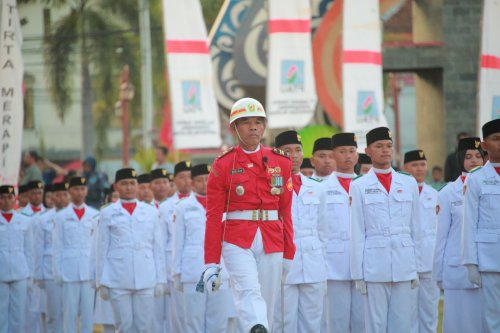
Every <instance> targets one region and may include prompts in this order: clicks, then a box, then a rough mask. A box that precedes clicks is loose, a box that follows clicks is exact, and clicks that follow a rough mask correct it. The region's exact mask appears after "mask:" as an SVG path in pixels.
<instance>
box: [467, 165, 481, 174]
mask: <svg viewBox="0 0 500 333" xmlns="http://www.w3.org/2000/svg"><path fill="white" fill-rule="evenodd" d="M481 168H482V166H477V167H475V168H474V169H472V170H471V171H469V173H474V172H476V171H477V170H479V169H481Z"/></svg>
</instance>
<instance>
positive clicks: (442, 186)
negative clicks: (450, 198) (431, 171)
mask: <svg viewBox="0 0 500 333" xmlns="http://www.w3.org/2000/svg"><path fill="white" fill-rule="evenodd" d="M448 184H449V183H444V184H443V185H441V187H440V188H437V189H436V190H438V191H441V190H442V189H443V188H445V187H446V185H448Z"/></svg>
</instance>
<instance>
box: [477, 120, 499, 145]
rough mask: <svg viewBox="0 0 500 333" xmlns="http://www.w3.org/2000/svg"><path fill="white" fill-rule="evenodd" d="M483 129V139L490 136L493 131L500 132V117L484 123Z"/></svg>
mask: <svg viewBox="0 0 500 333" xmlns="http://www.w3.org/2000/svg"><path fill="white" fill-rule="evenodd" d="M481 129H482V131H483V140H484V139H485V138H486V137H487V136H488V135H491V134H493V133H500V119H494V120H491V121H488V122H487V123H485V124H484V125H483V127H482V128H481Z"/></svg>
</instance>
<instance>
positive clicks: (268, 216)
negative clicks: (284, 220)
mask: <svg viewBox="0 0 500 333" xmlns="http://www.w3.org/2000/svg"><path fill="white" fill-rule="evenodd" d="M222 220H223V221H227V220H246V221H276V220H278V211H277V210H263V209H255V210H235V211H233V212H226V213H224V214H222Z"/></svg>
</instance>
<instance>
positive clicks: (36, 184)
mask: <svg viewBox="0 0 500 333" xmlns="http://www.w3.org/2000/svg"><path fill="white" fill-rule="evenodd" d="M26 186H27V188H28V190H43V182H42V181H41V180H33V181H31V182H29V183H28V184H26Z"/></svg>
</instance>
